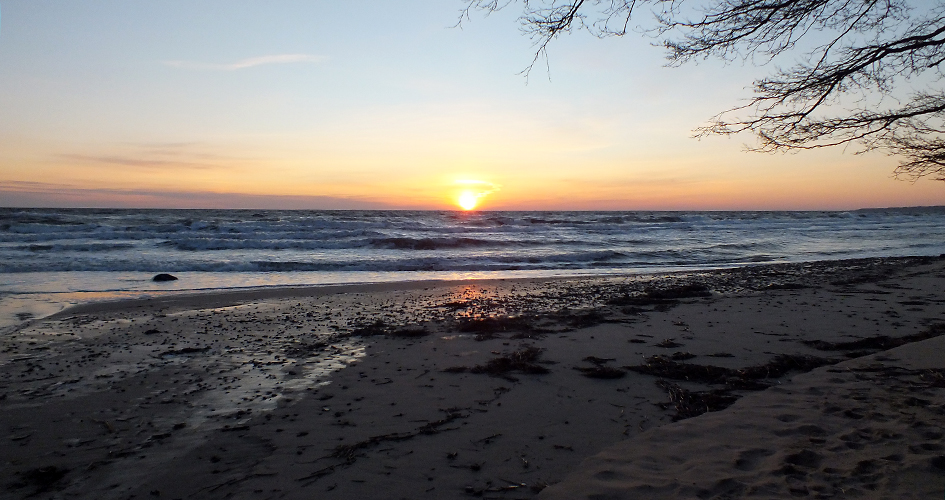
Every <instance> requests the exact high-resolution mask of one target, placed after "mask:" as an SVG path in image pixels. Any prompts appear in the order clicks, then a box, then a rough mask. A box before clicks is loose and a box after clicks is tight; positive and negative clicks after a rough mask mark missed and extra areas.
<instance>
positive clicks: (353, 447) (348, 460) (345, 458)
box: [297, 408, 468, 485]
mask: <svg viewBox="0 0 945 500" xmlns="http://www.w3.org/2000/svg"><path fill="white" fill-rule="evenodd" d="M442 411H443V412H444V413H446V416H445V417H443V418H442V419H440V420H436V421H433V422H428V423H426V424H424V425H422V426H420V427H418V428H416V429H414V430H412V431H408V432H392V433H390V434H382V435H380V436H371V437H369V438H367V439H365V440H363V441H358V442H357V443H352V444H343V445H338V446H336V447H335V449H334V450H332V451H331V453H330V454H329V455H327V456H324V457H321V458H320V459H318V460H324V459H334V460H340V461H341V462H340V463H335V464H332V465H328V466H326V467H323V468H321V469H318V470H316V471H315V472H312V473H310V474H308V475H306V476H304V477H300V478H298V479H297V481H302V482H305V484H306V485H307V484H311V483H312V482H314V481H316V480H318V479H319V478H321V477H324V476H327V475H329V474H331V473H332V472H334V471H335V469H337V468H338V467H344V466H350V465H352V464H354V463H355V462H356V461H357V459H358V458H359V457H361V456H362V452H363V451H364V450H366V449H368V448H372V447H374V446H377V445H379V444H381V443H385V442H390V441H406V440H408V439H413V438H415V437H417V436H420V435H424V434H426V435H429V434H437V433H440V432H443V431H447V430H455V429H456V427H450V428H444V427H443V426H445V425H446V424H449V423H451V422H453V421H455V420H458V419H461V418H466V417H467V416H468V414H467V413H464V410H463V409H460V408H449V409H446V410H442Z"/></svg>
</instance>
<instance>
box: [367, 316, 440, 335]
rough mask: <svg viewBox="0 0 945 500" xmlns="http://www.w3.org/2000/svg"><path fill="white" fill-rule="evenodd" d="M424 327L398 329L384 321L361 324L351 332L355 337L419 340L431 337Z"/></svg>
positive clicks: (410, 326) (413, 326) (408, 326)
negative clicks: (381, 336)
mask: <svg viewBox="0 0 945 500" xmlns="http://www.w3.org/2000/svg"><path fill="white" fill-rule="evenodd" d="M429 334H430V332H428V331H427V329H426V328H424V327H423V326H422V325H407V326H402V327H397V326H394V325H390V324H388V323H386V322H384V321H383V320H380V319H378V320H375V321H373V322H371V323H359V324H356V325H355V326H354V328H353V329H352V330H351V333H350V335H352V336H355V337H374V336H378V335H384V336H387V337H400V338H417V337H425V336H427V335H429Z"/></svg>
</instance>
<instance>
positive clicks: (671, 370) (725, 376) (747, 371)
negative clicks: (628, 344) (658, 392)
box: [624, 354, 836, 390]
mask: <svg viewBox="0 0 945 500" xmlns="http://www.w3.org/2000/svg"><path fill="white" fill-rule="evenodd" d="M645 361H646V362H645V363H644V364H642V365H635V366H625V367H624V369H626V370H630V371H634V372H637V373H643V374H647V375H656V376H658V377H663V378H668V379H672V380H686V381H690V382H701V383H706V384H724V385H726V386H728V387H729V388H730V389H744V390H757V389H764V388H767V387H768V386H769V385H770V384H768V383H765V382H761V381H762V380H764V379H769V378H778V377H780V376H782V375H784V374H785V373H787V372H789V371H801V372H805V371H810V370H813V369H814V368H818V367H821V366H825V365H829V364H834V363H836V360H830V359H825V358H818V357H816V356H799V355H790V354H781V355H778V356H775V357H774V358H772V360H771V361H769V362H768V363H766V364H764V365H758V366H749V367H747V368H741V369H732V368H723V367H721V366H713V365H697V364H692V363H680V362H678V361H674V360H672V359H670V358H668V357H665V356H650V357H648V358H646V359H645Z"/></svg>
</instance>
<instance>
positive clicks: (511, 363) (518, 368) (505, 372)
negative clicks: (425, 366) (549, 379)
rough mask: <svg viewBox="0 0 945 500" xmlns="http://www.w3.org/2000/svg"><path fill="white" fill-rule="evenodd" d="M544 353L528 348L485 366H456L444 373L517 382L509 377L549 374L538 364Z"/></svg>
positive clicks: (535, 348) (536, 348)
mask: <svg viewBox="0 0 945 500" xmlns="http://www.w3.org/2000/svg"><path fill="white" fill-rule="evenodd" d="M542 351H543V349H540V348H538V347H534V346H526V347H523V348H521V349H519V350H517V351H515V352H512V353H510V354H506V355H504V356H499V357H498V358H493V359H490V360H489V361H488V362H486V364H484V365H476V366H473V367H466V366H454V367H450V368H447V369H445V370H443V371H444V372H447V373H464V372H469V373H485V374H488V375H492V376H494V377H502V378H504V379H506V380H509V381H512V382H515V381H517V380H518V379H516V378H515V377H512V376H511V375H509V374H510V373H512V372H518V373H525V374H529V375H542V374H545V373H549V370H548V369H547V368H545V367H544V366H541V365H540V364H538V363H539V358H540V357H541V352H542Z"/></svg>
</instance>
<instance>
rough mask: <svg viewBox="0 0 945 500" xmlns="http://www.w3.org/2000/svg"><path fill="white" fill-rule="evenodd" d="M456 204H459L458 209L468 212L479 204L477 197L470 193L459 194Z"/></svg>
mask: <svg viewBox="0 0 945 500" xmlns="http://www.w3.org/2000/svg"><path fill="white" fill-rule="evenodd" d="M456 203H457V204H459V206H460V208H462V209H463V210H466V211H469V210H472V209H474V208H476V205H477V204H478V203H479V197H478V196H476V193H473V192H472V191H463V192H462V193H460V194H459V198H458V199H457V200H456Z"/></svg>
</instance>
